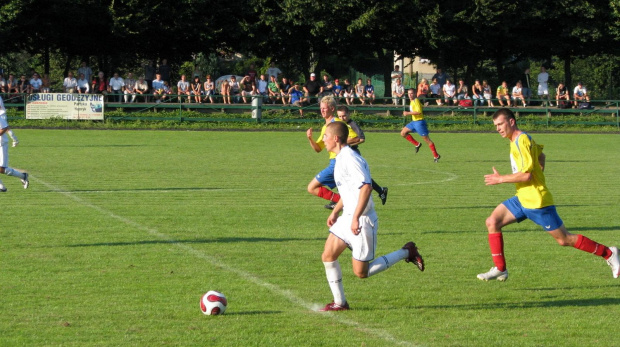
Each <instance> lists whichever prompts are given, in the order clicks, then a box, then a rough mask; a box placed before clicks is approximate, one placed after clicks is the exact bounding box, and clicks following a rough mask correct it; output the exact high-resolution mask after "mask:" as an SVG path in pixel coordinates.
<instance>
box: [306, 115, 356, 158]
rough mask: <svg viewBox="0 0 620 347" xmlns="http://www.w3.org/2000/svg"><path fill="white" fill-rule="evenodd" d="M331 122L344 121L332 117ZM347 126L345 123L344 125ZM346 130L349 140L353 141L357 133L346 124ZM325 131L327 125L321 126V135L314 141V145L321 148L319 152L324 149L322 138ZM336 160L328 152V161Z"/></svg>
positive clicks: (333, 154)
mask: <svg viewBox="0 0 620 347" xmlns="http://www.w3.org/2000/svg"><path fill="white" fill-rule="evenodd" d="M332 122H343V123H344V121H343V120H342V119H340V118H338V117H334V119H333V120H332ZM345 124H347V123H345ZM347 128H349V138H350V139H353V138H356V137H357V133H356V132H355V131H353V129H351V127H350V126H349V125H348V124H347ZM325 129H327V124H325V125H323V127H322V128H321V134H320V135H319V137H318V138H317V139H316V141H315V142H316V144H317V145H319V147H320V148H321V150H323V149H325V142H323V136H324V135H325ZM334 158H336V153H334V152H329V159H334Z"/></svg>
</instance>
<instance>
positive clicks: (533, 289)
mask: <svg viewBox="0 0 620 347" xmlns="http://www.w3.org/2000/svg"><path fill="white" fill-rule="evenodd" d="M601 288H618V285H615V284H608V285H606V286H579V287H541V288H520V289H513V290H522V291H532V292H539V291H554V290H561V291H565V290H582V289H601Z"/></svg>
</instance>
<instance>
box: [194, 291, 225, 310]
mask: <svg viewBox="0 0 620 347" xmlns="http://www.w3.org/2000/svg"><path fill="white" fill-rule="evenodd" d="M227 306H228V300H226V296H225V295H224V294H222V293H220V292H217V291H215V290H210V291H208V292H207V294H205V295H203V296H202V298H200V310H201V311H202V313H204V314H206V315H210V316H215V315H219V314H224V312H225V311H226V307H227Z"/></svg>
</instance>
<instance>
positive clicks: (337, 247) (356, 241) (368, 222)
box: [321, 122, 424, 311]
mask: <svg viewBox="0 0 620 347" xmlns="http://www.w3.org/2000/svg"><path fill="white" fill-rule="evenodd" d="M348 137H349V128H348V127H347V125H346V124H345V123H343V122H333V123H330V124H328V125H327V127H326V130H325V135H324V136H323V142H324V143H325V148H326V149H327V150H328V151H331V152H334V153H336V164H335V166H334V180H335V181H336V185H337V186H338V191H339V192H340V195H341V199H340V201H338V203H337V204H336V207H335V208H334V210H333V211H332V213H331V214H330V215H329V217H328V218H327V226H328V227H329V228H330V229H329V231H330V234H329V236H328V237H327V240H326V241H325V249H324V250H323V255H322V256H321V258H322V260H323V265H324V266H325V273H326V275H327V282H328V283H329V287H330V289H331V291H332V294H333V296H334V301H333V302H331V303H329V304H327V305H326V306H325V307H324V308H323V309H321V311H342V310H348V309H349V304H348V303H347V300H346V299H345V296H344V287H343V284H342V270H341V269H340V264H339V263H338V257H339V256H340V254H342V252H343V251H344V250H345V249H346V248H350V249H351V255H352V258H353V259H352V262H353V272H354V273H355V275H356V276H357V277H359V278H367V277H370V276H372V275H376V274H378V273H379V272H382V271H384V270H387V269H388V268H389V267H391V266H392V265H394V264H395V263H397V262H399V261H401V260H403V259H405V260H406V261H407V262H413V263H414V264H415V265H417V266H418V268H419V269H420V271H424V260H423V259H422V256H421V255H420V253H418V249H417V248H416V245H415V243H413V242H408V243H407V244H405V246H403V248H402V249H399V250H397V251H394V252H392V253H390V254H386V255H384V256H381V257H378V258H377V259H375V249H376V247H377V228H378V225H379V224H378V219H377V213H376V212H375V208H374V203H373V201H372V197H371V196H370V193H371V192H372V186H371V183H370V182H371V178H370V169H369V168H368V163H366V160H364V158H362V156H361V155H359V154H358V153H357V152H355V151H354V150H353V149H351V148H350V147H349V146H348V145H347V139H348ZM340 212H342V216H340ZM373 259H374V260H373Z"/></svg>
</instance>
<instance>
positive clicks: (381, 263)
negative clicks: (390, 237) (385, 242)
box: [368, 248, 409, 277]
mask: <svg viewBox="0 0 620 347" xmlns="http://www.w3.org/2000/svg"><path fill="white" fill-rule="evenodd" d="M408 256H409V251H408V250H406V249H402V248H401V249H399V250H397V251H394V252H392V253H390V254H386V255H384V256H381V257H379V258H377V259H375V260H373V261H372V263H370V264H369V265H368V277H370V276H372V275H376V274H378V273H379V272H382V271H385V270H387V269H388V268H389V267H390V266H392V265H394V264H396V263H398V262H399V261H401V260H403V259H405V258H407V257H408Z"/></svg>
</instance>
